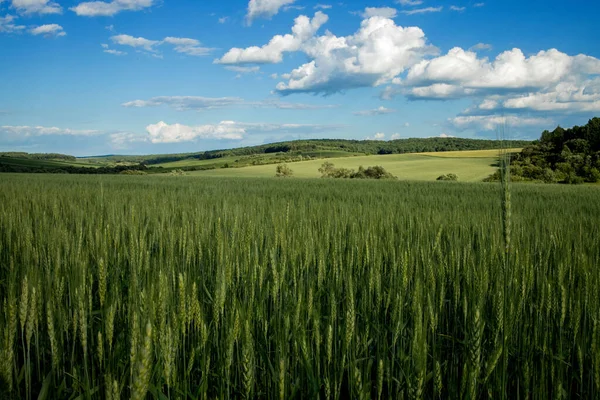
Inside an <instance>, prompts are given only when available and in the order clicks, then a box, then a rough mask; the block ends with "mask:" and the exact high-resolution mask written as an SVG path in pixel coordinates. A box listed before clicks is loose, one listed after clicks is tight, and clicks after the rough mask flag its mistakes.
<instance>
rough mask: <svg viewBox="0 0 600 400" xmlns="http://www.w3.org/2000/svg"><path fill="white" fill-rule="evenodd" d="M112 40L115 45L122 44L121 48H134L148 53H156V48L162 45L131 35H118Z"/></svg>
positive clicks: (158, 42) (156, 41) (155, 41)
mask: <svg viewBox="0 0 600 400" xmlns="http://www.w3.org/2000/svg"><path fill="white" fill-rule="evenodd" d="M110 40H112V41H113V43H116V44H120V45H121V46H130V47H134V48H142V49H144V50H146V51H150V52H154V51H156V50H155V49H154V47H155V46H157V45H159V44H160V41H158V40H149V39H146V38H143V37H137V38H136V37H133V36H131V35H116V36H112V37H111V38H110Z"/></svg>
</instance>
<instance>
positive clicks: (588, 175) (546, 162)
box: [487, 118, 600, 184]
mask: <svg viewBox="0 0 600 400" xmlns="http://www.w3.org/2000/svg"><path fill="white" fill-rule="evenodd" d="M599 171H600V118H593V119H591V120H589V121H588V123H587V124H586V125H585V126H574V127H573V128H570V129H563V128H561V127H560V126H559V127H557V128H556V129H555V130H554V131H552V132H550V131H544V132H542V135H541V137H540V140H538V141H535V142H534V143H533V144H531V145H530V146H527V147H526V148H524V149H523V151H522V152H521V153H519V154H516V155H514V156H513V157H512V165H511V174H512V175H513V177H514V178H515V179H516V180H527V181H539V182H546V183H554V182H560V183H573V184H577V183H584V182H599V181H600V173H599ZM498 178H499V174H494V175H492V176H490V177H489V178H488V179H487V180H488V181H494V180H498Z"/></svg>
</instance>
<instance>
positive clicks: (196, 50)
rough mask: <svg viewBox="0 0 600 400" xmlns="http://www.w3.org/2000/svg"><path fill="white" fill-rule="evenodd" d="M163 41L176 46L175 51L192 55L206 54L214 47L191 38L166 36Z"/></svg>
mask: <svg viewBox="0 0 600 400" xmlns="http://www.w3.org/2000/svg"><path fill="white" fill-rule="evenodd" d="M162 43H168V44H172V45H173V46H175V49H174V50H175V51H176V52H178V53H184V54H188V55H190V56H205V55H208V54H209V53H210V52H211V51H212V50H213V49H211V48H208V47H202V46H201V43H200V41H198V40H196V39H189V38H178V37H170V36H169V37H166V38H164V40H163V41H162Z"/></svg>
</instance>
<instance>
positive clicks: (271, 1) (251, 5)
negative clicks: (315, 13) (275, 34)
mask: <svg viewBox="0 0 600 400" xmlns="http://www.w3.org/2000/svg"><path fill="white" fill-rule="evenodd" d="M295 1H296V0H250V2H248V13H247V14H246V21H247V23H248V25H251V24H252V21H253V20H254V19H256V18H271V17H273V16H274V15H276V14H277V13H278V12H279V9H280V8H281V7H283V6H286V5H290V4H292V3H294V2H295Z"/></svg>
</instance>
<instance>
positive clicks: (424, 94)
mask: <svg viewBox="0 0 600 400" xmlns="http://www.w3.org/2000/svg"><path fill="white" fill-rule="evenodd" d="M404 93H405V94H406V96H407V97H408V98H409V99H413V100H414V99H422V100H436V99H437V100H448V99H458V98H461V97H466V96H469V95H473V94H475V93H476V90H475V89H468V88H464V87H462V86H457V85H449V84H447V83H434V84H433V85H429V86H420V87H414V88H411V89H409V90H408V91H405V92H404ZM395 94H397V93H394V94H393V95H395Z"/></svg>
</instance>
